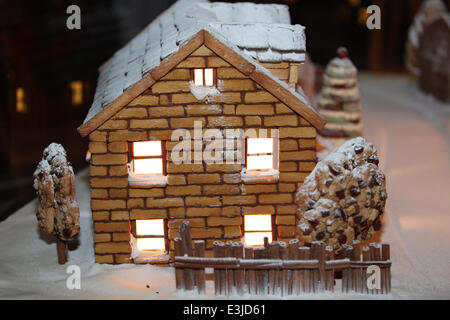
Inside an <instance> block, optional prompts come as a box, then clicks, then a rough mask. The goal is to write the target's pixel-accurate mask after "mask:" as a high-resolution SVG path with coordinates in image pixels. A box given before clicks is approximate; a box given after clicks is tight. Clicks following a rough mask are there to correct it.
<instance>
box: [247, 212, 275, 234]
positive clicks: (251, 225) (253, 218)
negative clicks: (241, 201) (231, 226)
mask: <svg viewBox="0 0 450 320" xmlns="http://www.w3.org/2000/svg"><path fill="white" fill-rule="evenodd" d="M271 230H272V216H271V215H270V214H248V215H245V216H244V231H246V232H247V231H271Z"/></svg>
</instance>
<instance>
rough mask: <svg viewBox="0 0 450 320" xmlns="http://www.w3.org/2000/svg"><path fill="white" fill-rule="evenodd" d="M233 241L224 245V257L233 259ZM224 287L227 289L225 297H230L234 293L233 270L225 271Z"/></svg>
mask: <svg viewBox="0 0 450 320" xmlns="http://www.w3.org/2000/svg"><path fill="white" fill-rule="evenodd" d="M232 245H233V241H231V240H228V241H227V242H226V243H225V257H230V258H231V257H234V256H233V248H232ZM225 272H226V283H227V285H226V287H227V295H231V294H233V291H234V274H233V269H226V270H225Z"/></svg>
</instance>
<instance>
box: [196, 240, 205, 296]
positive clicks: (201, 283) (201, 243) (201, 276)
mask: <svg viewBox="0 0 450 320" xmlns="http://www.w3.org/2000/svg"><path fill="white" fill-rule="evenodd" d="M194 247H195V256H196V257H199V258H203V257H204V256H205V240H197V241H194ZM194 272H195V285H196V286H197V290H198V293H199V294H205V269H204V268H203V269H198V270H195V271H194Z"/></svg>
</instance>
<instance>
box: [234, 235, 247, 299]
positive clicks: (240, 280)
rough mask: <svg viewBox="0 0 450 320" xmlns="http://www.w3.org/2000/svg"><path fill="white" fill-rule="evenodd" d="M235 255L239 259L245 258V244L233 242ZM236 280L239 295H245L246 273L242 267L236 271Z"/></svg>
mask: <svg viewBox="0 0 450 320" xmlns="http://www.w3.org/2000/svg"><path fill="white" fill-rule="evenodd" d="M233 254H234V256H235V257H236V258H237V259H243V258H244V244H243V243H242V242H233ZM234 280H235V285H236V288H237V293H238V294H239V295H243V294H244V283H245V272H244V269H243V268H242V267H239V269H236V270H235V271H234Z"/></svg>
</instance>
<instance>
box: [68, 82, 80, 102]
mask: <svg viewBox="0 0 450 320" xmlns="http://www.w3.org/2000/svg"><path fill="white" fill-rule="evenodd" d="M70 89H72V105H74V106H78V105H80V104H82V103H83V82H82V81H72V82H71V83H70Z"/></svg>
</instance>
